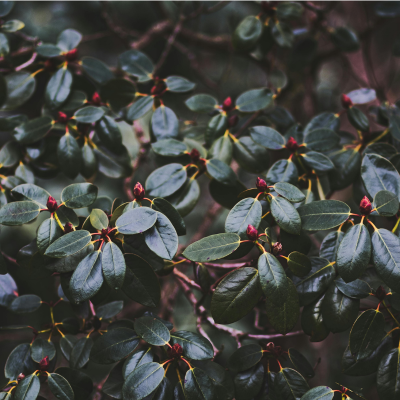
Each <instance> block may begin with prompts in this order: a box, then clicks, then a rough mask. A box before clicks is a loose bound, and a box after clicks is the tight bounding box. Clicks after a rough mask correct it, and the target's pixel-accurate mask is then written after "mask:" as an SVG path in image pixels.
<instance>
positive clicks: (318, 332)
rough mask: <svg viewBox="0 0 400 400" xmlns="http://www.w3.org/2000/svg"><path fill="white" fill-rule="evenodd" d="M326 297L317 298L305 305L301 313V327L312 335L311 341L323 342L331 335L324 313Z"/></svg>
mask: <svg viewBox="0 0 400 400" xmlns="http://www.w3.org/2000/svg"><path fill="white" fill-rule="evenodd" d="M323 299H324V297H323V296H322V297H321V298H319V299H317V300H315V301H314V302H312V303H311V304H307V305H306V306H305V307H303V312H302V314H301V328H302V329H303V331H304V333H305V334H306V335H308V336H310V341H311V342H321V341H323V340H324V339H326V337H327V336H328V335H329V329H328V327H327V326H326V325H325V322H324V319H323V315H322V301H323Z"/></svg>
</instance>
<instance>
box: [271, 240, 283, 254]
mask: <svg viewBox="0 0 400 400" xmlns="http://www.w3.org/2000/svg"><path fill="white" fill-rule="evenodd" d="M281 251H282V243H279V242H276V243H274V244H273V245H272V252H273V253H274V254H275V255H277V254H279V253H280V252H281Z"/></svg>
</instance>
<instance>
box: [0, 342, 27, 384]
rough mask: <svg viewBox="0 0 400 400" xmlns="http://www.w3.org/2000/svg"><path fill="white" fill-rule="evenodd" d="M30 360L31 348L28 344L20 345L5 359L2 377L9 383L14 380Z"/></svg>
mask: <svg viewBox="0 0 400 400" xmlns="http://www.w3.org/2000/svg"><path fill="white" fill-rule="evenodd" d="M30 358H31V346H30V344H29V343H22V344H19V345H18V346H17V347H15V348H14V349H13V350H12V352H11V353H10V355H9V356H8V358H7V361H6V364H5V366H4V376H5V377H6V378H8V379H10V380H11V381H13V380H16V379H17V378H18V375H19V374H20V373H21V371H23V365H24V364H25V362H26V360H27V359H30Z"/></svg>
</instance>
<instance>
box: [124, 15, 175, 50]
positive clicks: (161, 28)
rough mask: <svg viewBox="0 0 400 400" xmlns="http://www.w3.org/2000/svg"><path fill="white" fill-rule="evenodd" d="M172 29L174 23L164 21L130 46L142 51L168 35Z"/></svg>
mask: <svg viewBox="0 0 400 400" xmlns="http://www.w3.org/2000/svg"><path fill="white" fill-rule="evenodd" d="M171 29H172V23H171V22H170V21H162V22H158V23H157V24H155V25H153V26H152V27H151V28H150V29H149V30H148V31H147V32H146V33H145V34H144V35H142V36H141V37H140V39H138V40H135V41H134V42H132V43H131V44H130V47H131V48H132V49H141V48H143V47H146V46H148V45H149V44H150V43H151V42H153V41H154V40H155V39H157V38H158V37H159V36H162V35H164V34H165V33H168V32H169V31H170V30H171Z"/></svg>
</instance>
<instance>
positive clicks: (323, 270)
mask: <svg viewBox="0 0 400 400" xmlns="http://www.w3.org/2000/svg"><path fill="white" fill-rule="evenodd" d="M335 276H336V271H335V268H334V267H333V266H332V263H331V262H329V261H328V260H325V259H324V258H319V257H313V258H311V271H310V273H309V274H308V275H307V276H306V277H304V278H302V279H299V278H295V279H294V282H295V284H296V289H297V292H298V294H299V298H300V302H301V304H302V305H307V304H310V303H312V302H313V301H315V300H316V299H318V297H320V296H321V294H323V293H324V292H325V291H326V290H327V289H328V287H329V286H330V284H331V283H332V282H333V280H334V279H335Z"/></svg>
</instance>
